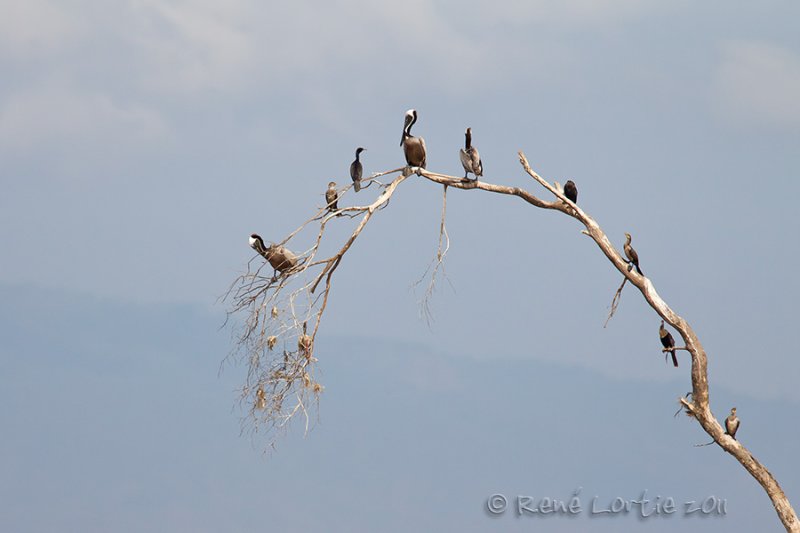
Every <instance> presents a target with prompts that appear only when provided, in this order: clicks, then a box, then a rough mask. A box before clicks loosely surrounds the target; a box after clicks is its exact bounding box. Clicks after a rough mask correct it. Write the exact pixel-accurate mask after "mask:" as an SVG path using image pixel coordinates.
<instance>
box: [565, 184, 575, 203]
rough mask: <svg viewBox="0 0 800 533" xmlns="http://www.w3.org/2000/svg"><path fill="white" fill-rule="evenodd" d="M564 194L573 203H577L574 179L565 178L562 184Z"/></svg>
mask: <svg viewBox="0 0 800 533" xmlns="http://www.w3.org/2000/svg"><path fill="white" fill-rule="evenodd" d="M564 196H566V197H567V198H569V199H570V201H571V202H572V203H573V204H577V203H578V188H577V187H576V186H575V182H574V181H572V180H567V182H566V183H565V184H564Z"/></svg>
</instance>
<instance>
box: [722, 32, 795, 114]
mask: <svg viewBox="0 0 800 533" xmlns="http://www.w3.org/2000/svg"><path fill="white" fill-rule="evenodd" d="M713 76H714V77H713V84H712V94H711V97H712V105H713V107H714V109H715V111H716V112H717V113H718V114H719V115H721V116H722V117H723V118H725V119H727V120H732V121H734V122H741V123H744V124H747V125H751V124H760V125H772V126H784V127H785V126H798V125H800V56H798V55H797V54H795V53H792V52H791V51H789V50H786V49H785V48H781V47H779V46H776V45H773V44H769V43H764V42H756V41H736V42H728V43H726V44H725V45H723V46H722V60H721V62H720V64H719V65H718V66H717V68H716V69H715V71H714V75H713Z"/></svg>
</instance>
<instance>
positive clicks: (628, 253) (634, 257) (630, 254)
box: [624, 233, 644, 276]
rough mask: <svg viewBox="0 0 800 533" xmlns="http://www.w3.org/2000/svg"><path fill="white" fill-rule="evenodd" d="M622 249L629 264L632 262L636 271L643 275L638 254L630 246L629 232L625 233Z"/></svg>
mask: <svg viewBox="0 0 800 533" xmlns="http://www.w3.org/2000/svg"><path fill="white" fill-rule="evenodd" d="M624 250H625V257H627V258H628V261H629V262H630V263H631V264H633V266H635V267H636V272H638V273H639V274H640V275H642V276H644V274H642V269H641V268H639V254H637V253H636V250H634V249H633V247H632V246H631V234H630V233H626V234H625V246H624ZM629 270H630V269H629Z"/></svg>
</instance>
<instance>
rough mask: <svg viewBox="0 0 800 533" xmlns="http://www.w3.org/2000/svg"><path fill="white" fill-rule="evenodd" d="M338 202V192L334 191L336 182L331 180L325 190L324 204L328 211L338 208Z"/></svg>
mask: <svg viewBox="0 0 800 533" xmlns="http://www.w3.org/2000/svg"><path fill="white" fill-rule="evenodd" d="M338 202H339V193H338V192H336V182H335V181H332V182H330V183H329V184H328V190H327V191H325V204H326V205H327V206H328V211H336V210H337V209H339V206H338V205H337V204H338Z"/></svg>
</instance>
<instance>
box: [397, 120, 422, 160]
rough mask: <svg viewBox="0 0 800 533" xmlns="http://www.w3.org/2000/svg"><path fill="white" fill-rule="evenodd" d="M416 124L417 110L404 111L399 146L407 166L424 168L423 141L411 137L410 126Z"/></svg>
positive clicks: (419, 138) (420, 138)
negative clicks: (401, 148) (404, 115)
mask: <svg viewBox="0 0 800 533" xmlns="http://www.w3.org/2000/svg"><path fill="white" fill-rule="evenodd" d="M416 122H417V110H416V109H409V110H408V111H406V117H405V125H404V126H403V138H402V139H401V140H400V146H402V147H403V153H404V154H405V156H406V163H408V166H410V167H421V168H425V164H426V162H427V152H426V150H425V139H423V138H422V137H414V136H413V135H411V126H413V125H414V124H415V123H416Z"/></svg>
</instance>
